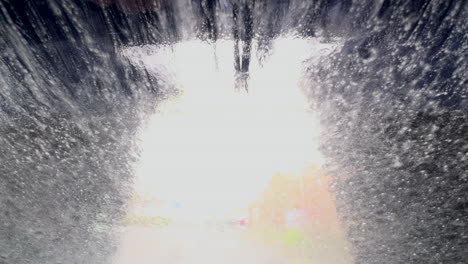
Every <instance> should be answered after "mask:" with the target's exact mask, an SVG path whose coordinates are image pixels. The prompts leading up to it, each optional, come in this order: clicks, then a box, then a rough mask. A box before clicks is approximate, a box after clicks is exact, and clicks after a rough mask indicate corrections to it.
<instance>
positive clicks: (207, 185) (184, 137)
mask: <svg viewBox="0 0 468 264" xmlns="http://www.w3.org/2000/svg"><path fill="white" fill-rule="evenodd" d="M335 46H336V45H335V44H320V43H318V42H317V41H313V40H300V39H293V38H284V39H278V40H276V42H275V43H274V47H273V49H272V51H273V52H272V54H271V56H270V57H269V58H268V60H267V61H265V62H264V64H263V65H262V66H260V65H259V63H258V61H257V59H256V49H255V48H254V49H253V51H252V62H251V67H250V80H249V92H248V93H247V92H245V91H236V89H235V87H234V83H235V80H234V76H235V73H234V67H233V64H234V60H233V57H234V55H233V54H234V53H233V42H232V41H228V40H225V41H218V42H217V43H216V44H215V45H212V44H207V43H204V42H201V41H186V42H181V43H178V44H175V45H174V46H170V47H169V46H144V47H132V48H128V49H126V50H124V51H123V53H124V55H125V56H127V57H128V58H130V59H131V60H132V61H134V62H135V63H137V64H139V65H140V66H143V67H145V68H147V69H149V70H150V72H152V73H154V74H157V75H158V76H159V77H161V76H162V78H163V79H165V80H166V82H165V83H167V84H168V85H170V86H171V85H172V86H175V87H176V88H177V89H180V90H181V91H182V92H181V95H180V96H178V97H177V98H175V99H172V100H169V101H167V102H165V103H163V104H162V105H159V106H158V111H157V113H156V114H155V115H154V116H153V117H152V119H151V120H150V122H149V125H148V126H147V127H146V129H145V130H144V131H143V132H142V135H141V147H142V156H141V160H140V163H139V166H138V168H137V180H136V185H135V188H136V191H137V192H138V193H139V194H142V195H149V196H153V197H157V198H159V199H162V200H167V201H178V202H180V203H182V204H190V205H194V206H197V208H199V210H198V212H200V213H201V214H203V213H204V210H205V211H206V210H226V209H231V208H232V209H234V208H239V207H243V206H246V205H247V204H248V203H249V201H252V200H253V199H255V198H256V197H257V196H258V195H259V194H260V192H261V191H262V189H263V188H264V186H265V184H266V183H267V182H268V180H269V179H270V177H271V176H272V175H273V174H274V173H275V172H285V173H290V174H298V173H299V172H300V171H301V170H302V169H303V168H305V167H306V166H307V165H311V164H316V165H321V164H322V163H323V158H322V156H321V154H320V152H319V151H318V149H317V147H318V144H317V142H318V135H319V132H320V131H319V130H320V127H319V124H318V122H317V120H316V118H315V117H314V114H313V113H311V112H310V111H309V107H308V102H307V99H306V98H305V96H304V94H303V93H302V92H301V87H300V85H299V83H300V78H301V72H302V71H303V63H302V62H303V61H304V60H307V59H311V58H312V59H313V58H314V57H315V58H317V57H320V56H323V55H326V54H327V53H329V52H330V51H331V50H332V49H333V48H334V47H335ZM202 208H203V209H202Z"/></svg>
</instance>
